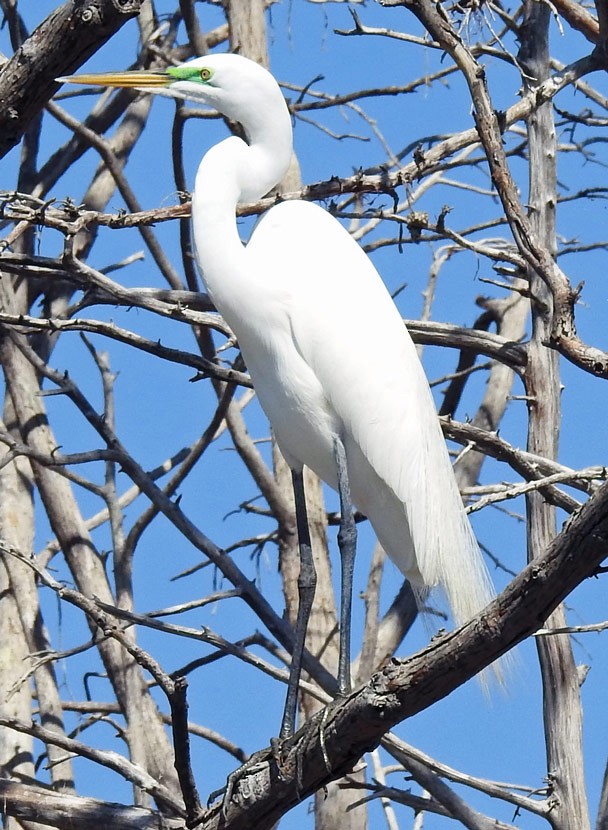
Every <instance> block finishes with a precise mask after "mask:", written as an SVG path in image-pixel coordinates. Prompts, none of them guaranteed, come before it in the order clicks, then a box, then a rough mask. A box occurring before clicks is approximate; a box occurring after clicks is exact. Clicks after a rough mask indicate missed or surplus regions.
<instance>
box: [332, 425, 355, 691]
mask: <svg viewBox="0 0 608 830" xmlns="http://www.w3.org/2000/svg"><path fill="white" fill-rule="evenodd" d="M334 454H335V458H336V467H337V468H338V494H339V496H340V529H339V530H338V547H339V549H340V560H341V565H342V568H341V586H340V589H341V590H340V656H339V659H338V694H339V695H342V696H345V695H347V694H348V693H349V692H350V689H351V680H350V622H351V613H352V603H353V571H354V569H355V553H356V551H357V526H356V524H355V514H354V510H353V503H352V501H351V497H350V484H349V482H348V468H347V464H346V451H345V449H344V444H343V443H342V439H341V438H340V437H339V436H338V435H336V437H335V438H334Z"/></svg>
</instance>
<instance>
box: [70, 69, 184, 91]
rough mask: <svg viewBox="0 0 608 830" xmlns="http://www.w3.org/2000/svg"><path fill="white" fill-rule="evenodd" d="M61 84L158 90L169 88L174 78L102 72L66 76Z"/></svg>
mask: <svg viewBox="0 0 608 830" xmlns="http://www.w3.org/2000/svg"><path fill="white" fill-rule="evenodd" d="M56 80H57V81H58V82H59V83H62V84H64V83H67V84H87V85H93V86H115V87H126V88H128V89H146V88H150V89H158V88H159V87H165V86H168V85H169V84H170V83H171V82H172V81H173V80H175V79H174V78H172V77H171V76H170V75H169V74H168V73H166V72H151V71H150V72H148V71H145V70H140V71H133V72H100V73H96V74H93V75H66V76H64V77H62V78H56Z"/></svg>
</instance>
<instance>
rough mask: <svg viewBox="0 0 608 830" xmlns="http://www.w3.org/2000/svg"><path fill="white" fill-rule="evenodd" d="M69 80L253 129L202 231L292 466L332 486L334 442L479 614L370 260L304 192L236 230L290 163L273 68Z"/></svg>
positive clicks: (387, 536) (414, 375)
mask: <svg viewBox="0 0 608 830" xmlns="http://www.w3.org/2000/svg"><path fill="white" fill-rule="evenodd" d="M69 80H77V81H79V82H81V83H97V84H105V85H112V86H131V87H136V88H140V89H142V90H147V91H151V92H155V93H157V94H161V95H168V96H171V97H180V98H187V99H192V100H195V101H199V102H203V103H206V104H210V105H212V106H214V107H216V108H217V109H218V110H219V111H220V112H221V113H223V114H224V115H226V116H228V117H229V118H232V119H234V120H236V121H239V122H240V123H241V124H242V125H243V127H244V130H245V133H246V136H247V141H243V140H241V139H240V138H237V137H230V138H228V139H226V140H225V141H222V142H221V143H220V144H218V145H216V146H214V147H212V148H211V149H210V150H209V151H208V152H207V153H206V155H205V156H204V158H203V160H202V162H201V164H200V167H199V170H198V173H197V176H196V183H195V189H194V194H193V204H192V220H193V229H194V237H195V242H196V250H197V256H198V260H199V264H200V266H201V269H202V272H203V275H204V280H205V283H206V286H207V289H208V291H209V293H210V295H211V297H212V299H213V301H214V303H215V305H216V306H217V308H218V310H219V311H220V312H221V314H222V315H223V317H224V318H225V319H226V321H227V323H228V324H229V325H230V326H231V328H232V329H233V331H234V332H235V334H236V336H237V338H238V341H239V345H240V347H241V349H242V352H243V356H244V358H245V362H246V364H247V368H248V369H249V372H250V373H251V377H252V379H253V383H254V386H255V389H256V391H257V394H258V396H259V400H260V403H261V405H262V407H263V408H264V410H265V412H266V414H267V416H268V418H269V420H270V422H271V424H272V427H273V429H274V433H275V435H276V438H277V441H278V443H279V446H280V448H281V450H282V451H283V454H284V455H285V458H286V459H287V461H288V463H289V464H290V466H291V467H292V469H293V470H295V471H296V473H297V472H298V471H301V469H302V466H303V465H306V466H308V467H310V468H311V469H312V470H314V472H316V473H317V475H319V476H320V477H321V478H322V479H323V480H324V481H326V482H327V483H328V484H329V485H331V486H332V487H336V486H337V466H336V439H338V440H339V441H340V442H341V443H342V445H343V447H344V450H345V455H346V461H347V469H348V478H349V481H350V487H351V493H352V497H353V501H354V502H355V504H356V505H357V506H358V507H359V509H360V510H361V511H362V512H363V513H365V514H366V515H367V516H368V518H369V520H370V521H371V523H372V525H373V527H374V530H375V531H376V534H377V536H378V539H379V541H380V542H381V544H382V546H383V547H384V549H385V550H386V552H387V553H388V555H389V556H390V557H391V559H392V560H393V561H394V562H395V564H396V565H397V567H398V568H399V569H400V570H401V571H402V572H403V574H404V575H405V576H407V577H408V578H409V579H410V580H411V582H412V584H413V586H414V588H415V589H416V590H417V592H418V595H419V596H423V595H424V593H425V592H426V591H427V590H428V589H430V588H434V587H437V586H440V587H442V588H443V590H444V591H445V593H446V595H447V598H448V601H449V605H450V608H451V610H452V614H453V616H454V619H455V621H456V623H458V624H460V623H463V622H465V621H466V620H467V619H469V618H470V617H471V616H473V615H474V614H476V613H477V612H478V611H479V610H481V608H483V607H484V606H485V605H486V604H487V603H488V602H489V601H490V600H491V599H492V598H493V595H494V592H493V589H492V585H491V581H490V579H489V576H488V573H487V570H486V567H485V565H484V562H483V559H482V557H481V554H480V552H479V548H478V546H477V542H476V541H475V538H474V536H473V533H472V530H471V527H470V524H469V521H468V519H467V517H466V514H465V512H464V509H463V505H462V501H461V498H460V494H459V492H458V488H457V486H456V481H455V479H454V475H453V472H452V468H451V464H450V461H449V457H448V453H447V449H446V446H445V442H444V440H443V436H442V433H441V429H440V427H439V424H438V420H437V414H436V410H435V406H434V403H433V399H432V396H431V392H430V389H429V386H428V383H427V381H426V378H425V375H424V372H423V369H422V366H421V364H420V362H419V360H418V356H417V354H416V350H415V348H414V344H413V343H412V340H411V338H410V336H409V334H408V332H407V330H406V328H405V326H404V324H403V322H402V320H401V316H400V314H399V312H398V311H397V308H396V307H395V305H394V303H393V301H392V299H391V297H390V296H389V294H388V292H387V290H386V288H385V286H384V284H383V282H382V280H381V278H380V277H379V275H378V273H377V271H376V270H375V268H374V266H373V265H372V263H371V261H370V260H369V259H368V257H367V256H366V255H365V254H364V253H363V252H362V250H361V249H360V248H359V246H358V245H357V244H356V243H355V242H354V241H353V240H352V239H351V237H350V236H349V234H348V233H347V231H346V230H345V229H344V228H343V227H342V226H341V225H340V223H339V222H338V221H337V220H336V219H335V218H333V217H332V216H330V215H329V214H328V213H326V212H325V211H324V210H322V209H321V208H320V207H318V206H316V205H314V204H311V203H307V202H303V201H288V202H284V203H282V204H278V205H276V206H275V207H273V208H272V209H271V210H269V211H268V212H267V213H266V214H265V215H264V216H263V217H262V219H261V221H260V222H259V223H258V225H257V227H256V228H255V230H254V232H253V235H252V237H251V239H250V241H249V243H248V244H247V245H243V244H242V242H241V240H240V238H239V234H238V229H237V224H236V220H235V211H236V208H237V205H238V204H239V203H245V202H250V201H252V200H256V199H259V198H261V197H262V196H264V195H266V194H267V193H268V191H270V190H271V188H273V187H274V186H275V185H276V184H278V183H279V182H280V181H281V179H282V177H283V176H284V174H285V172H286V171H287V169H288V167H289V164H290V161H291V154H292V129H291V120H290V116H289V112H288V110H287V107H286V105H285V101H284V99H283V96H282V93H281V91H280V89H279V87H278V85H277V83H276V81H275V80H274V78H273V77H272V76H271V75H270V74H269V73H268V72H267V71H266V70H265V69H263V68H261V67H260V66H258V65H257V64H255V63H253V62H252V61H249V60H247V59H246V58H243V57H239V56H237V55H209V56H206V57H204V58H197V59H195V60H193V61H190V62H188V63H186V64H182V65H180V66H177V67H172V68H169V69H168V70H167V72H165V73H138V72H135V73H118V74H110V75H98V76H91V75H89V76H80V77H76V78H73V79H69ZM294 660H295V655H294ZM298 671H299V668H298ZM296 684H297V677H296ZM347 687H348V682H346V684H345V685H343V687H342V688H347ZM292 703H293V707H295V699H294V701H292ZM286 711H287V710H286ZM288 721H289V717H287V715H286V718H285V720H284V730H283V731H282V734H289V731H290V729H289V724H288ZM286 724H287V725H286Z"/></svg>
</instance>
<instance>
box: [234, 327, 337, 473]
mask: <svg viewBox="0 0 608 830" xmlns="http://www.w3.org/2000/svg"><path fill="white" fill-rule="evenodd" d="M239 345H240V346H241V349H242V351H243V357H244V358H245V363H246V365H247V367H248V369H249V372H250V374H251V377H252V379H253V383H254V387H255V390H256V392H257V395H258V398H259V401H260V404H261V406H262V409H263V410H264V412H265V414H266V416H267V418H268V420H269V421H270V423H271V424H272V427H273V430H274V435H275V438H276V440H277V443H278V445H279V447H280V449H281V452H282V453H283V455H284V456H285V460H286V461H287V463H288V464H289V466H290V467H291V468H292V469H295V470H299V469H301V468H302V466H303V465H306V466H307V467H310V468H311V469H312V470H314V471H315V472H316V473H317V475H318V476H319V477H320V478H322V479H323V480H324V481H326V482H327V483H328V484H329V485H330V486H332V487H336V485H337V474H336V466H335V462H334V453H333V446H334V438H335V436H336V435H337V434H339V433H340V432H341V424H340V420H339V418H338V416H337V414H336V412H335V410H334V409H333V407H332V406H331V404H330V402H329V401H328V399H327V397H326V396H325V394H324V392H323V387H322V386H321V384H320V383H319V380H318V379H317V377H316V375H315V373H314V372H313V370H312V369H311V368H310V366H309V365H308V364H307V363H306V361H305V360H304V358H303V357H302V356H301V355H300V353H299V352H298V350H297V347H296V345H295V344H294V341H293V339H292V337H291V335H290V333H289V331H288V330H287V327H286V328H285V330H284V331H283V332H282V333H280V332H279V331H278V330H277V327H276V326H274V327H272V337H268V338H267V339H266V340H265V341H264V340H263V339H262V338H260V336H259V329H258V331H257V332H256V337H255V339H254V340H250V338H249V337H248V336H247V333H244V332H241V337H240V339H239Z"/></svg>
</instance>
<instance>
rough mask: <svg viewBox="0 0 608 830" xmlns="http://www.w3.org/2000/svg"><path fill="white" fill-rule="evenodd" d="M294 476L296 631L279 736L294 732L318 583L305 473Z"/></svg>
mask: <svg viewBox="0 0 608 830" xmlns="http://www.w3.org/2000/svg"><path fill="white" fill-rule="evenodd" d="M291 476H292V480H293V493H294V498H295V505H296V524H297V527H298V544H299V548H300V575H299V577H298V599H299V604H298V616H297V618H296V631H295V637H294V642H293V650H292V656H291V667H290V669H289V682H288V685H287V699H286V700H285V710H284V712H283V720H282V722H281V732H280V733H279V739H280V740H285V739H286V738H289V737H291V735H293V733H294V728H295V723H296V707H297V703H298V689H299V685H300V673H301V670H302V654H303V652H304V641H305V640H306V630H307V628H308V619H309V617H310V610H311V608H312V603H313V600H314V598H315V588H316V585H317V572H316V570H315V563H314V560H313V556H312V545H311V543H310V529H309V527H308V513H307V510H306V495H305V493H304V474H303V472H302V470H300V471H299V472H296V471H295V470H292V471H291Z"/></svg>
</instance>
